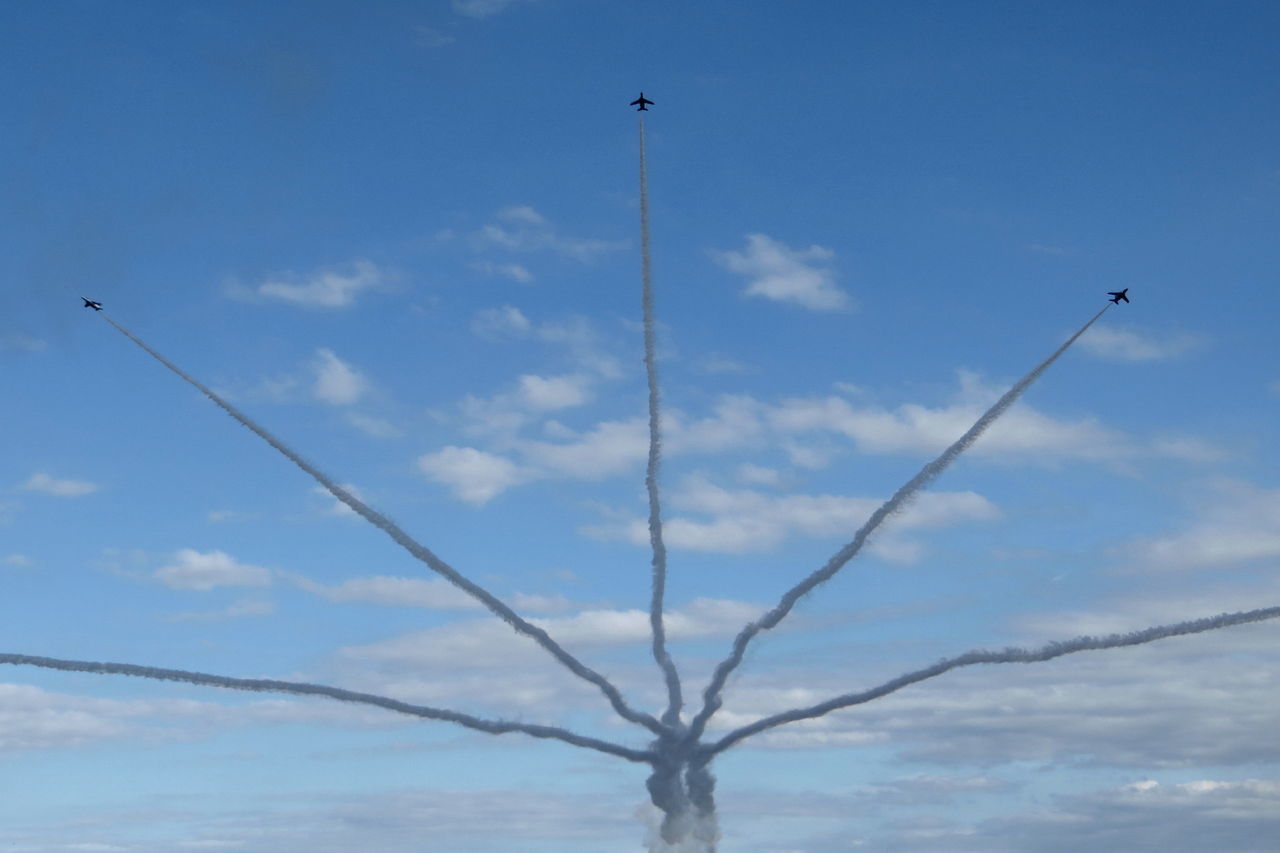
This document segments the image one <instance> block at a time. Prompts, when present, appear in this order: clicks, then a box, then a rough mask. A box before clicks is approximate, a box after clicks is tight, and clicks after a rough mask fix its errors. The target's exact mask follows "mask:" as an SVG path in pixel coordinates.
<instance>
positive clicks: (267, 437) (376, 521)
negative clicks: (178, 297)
mask: <svg viewBox="0 0 1280 853" xmlns="http://www.w3.org/2000/svg"><path fill="white" fill-rule="evenodd" d="M98 313H99V315H100V316H101V317H102V318H103V319H105V320H106V321H107V322H108V323H110V324H111V325H113V326H115V327H116V329H117V330H118V331H119V332H120V333H121V334H122V335H124V336H125V337H127V338H128V339H129V340H131V341H133V342H134V343H135V344H137V345H138V346H140V347H142V349H143V350H145V351H146V352H147V353H149V354H150V355H151V356H152V357H153V358H154V359H155V360H156V361H158V362H160V363H161V364H163V365H164V366H165V367H167V368H169V369H170V370H172V371H173V372H174V373H176V374H178V375H179V376H181V377H182V378H183V379H185V380H186V381H187V382H188V383H189V384H191V385H193V386H194V387H195V388H196V389H197V390H199V391H200V393H202V394H204V395H205V396H206V397H208V398H209V399H210V400H212V401H213V402H214V403H217V404H218V406H219V407H220V408H221V409H222V410H223V411H225V412H226V413H227V414H229V415H231V417H233V418H235V419H236V420H237V421H239V422H240V423H241V424H243V425H244V426H246V427H248V428H249V429H250V430H252V431H253V432H255V433H257V435H258V437H259V438H261V439H262V440H263V441H265V442H266V443H267V444H270V445H271V446H272V447H274V448H275V449H276V450H278V451H279V452H280V453H281V454H283V455H284V456H285V458H287V459H288V460H289V461H290V462H292V463H293V464H294V465H297V466H298V467H299V468H301V469H302V470H303V471H305V472H306V473H308V474H310V475H311V477H312V478H313V479H314V480H315V481H316V482H318V483H319V484H320V485H322V486H324V487H325V488H326V489H328V490H329V493H330V494H332V495H333V496H334V497H335V498H337V499H338V500H340V501H342V502H343V503H344V504H346V505H347V506H349V507H351V509H353V510H355V511H356V512H357V513H359V514H360V516H361V517H363V518H364V519H365V520H366V521H368V522H369V523H370V524H372V525H373V526H374V527H377V528H378V529H380V530H381V531H383V532H384V533H386V534H387V535H388V536H390V537H391V538H392V539H393V540H394V541H395V542H396V544H397V545H399V546H400V547H402V548H404V549H405V550H406V551H408V552H409V553H410V554H412V555H413V556H414V557H415V558H417V559H418V560H420V561H421V562H423V563H425V564H426V565H427V566H428V567H429V568H430V569H431V570H432V571H434V572H435V573H436V574H438V575H441V576H442V577H444V578H445V580H447V581H449V582H450V583H451V584H453V585H454V586H456V587H458V588H459V589H461V590H462V591H463V592H466V593H467V594H468V595H470V596H471V597H472V598H474V599H476V600H477V601H479V602H480V603H481V604H483V605H484V606H485V607H487V608H489V610H490V611H491V612H492V613H493V614H494V615H496V616H498V617H499V618H501V619H502V620H503V621H505V622H506V623H507V624H508V625H510V626H511V627H512V628H513V629H514V630H516V631H517V632H519V633H521V634H524V635H525V636H527V637H532V638H533V639H534V640H535V641H536V642H537V643H538V645H540V646H542V648H544V649H546V650H547V651H548V652H550V653H551V655H552V657H554V658H555V659H556V660H558V661H560V663H562V664H564V666H565V667H566V668H567V669H568V670H569V671H570V672H572V673H573V674H574V675H576V676H578V677H579V678H582V679H585V680H586V681H589V682H591V683H592V684H594V685H596V687H598V688H600V692H602V693H604V695H605V696H606V697H607V698H608V699H609V703H610V704H611V705H613V709H614V710H615V711H617V712H618V715H619V716H621V717H622V718H623V719H626V720H630V721H631V722H633V723H638V724H639V725H642V726H644V727H645V728H647V729H649V730H650V731H652V732H653V733H655V734H658V735H661V734H663V733H664V732H665V731H666V729H665V728H664V727H663V725H662V724H661V723H659V722H658V721H657V720H656V719H654V718H653V717H652V716H651V715H649V714H646V713H643V712H640V711H635V710H633V709H632V708H631V706H629V705H628V704H627V703H626V700H625V699H623V698H622V694H621V693H619V692H618V689H617V688H616V687H614V686H613V684H611V683H610V682H609V680H608V679H607V678H605V677H604V676H603V675H601V674H600V673H598V672H596V671H595V670H593V669H591V668H589V667H587V666H586V665H585V664H583V663H582V662H581V661H579V660H578V659H577V658H576V657H574V656H573V655H571V654H569V652H568V651H566V650H565V649H564V648H563V647H562V646H561V645H560V644H559V643H557V642H556V641H555V640H553V639H551V635H550V634H548V633H547V632H546V631H544V630H543V629H541V628H539V627H538V626H537V625H534V624H532V623H530V622H527V621H526V620H524V619H522V618H521V617H520V616H519V615H518V614H517V613H516V612H515V611H514V610H512V609H511V608H510V607H508V606H507V605H506V604H504V603H503V602H502V601H501V600H499V599H498V598H497V597H496V596H495V595H493V593H491V592H489V591H488V590H486V589H484V588H483V587H481V586H479V585H477V584H475V583H472V582H471V581H470V580H468V579H467V578H466V577H464V576H463V575H462V574H461V573H460V572H458V570H457V569H455V568H453V567H452V566H450V565H449V564H448V563H446V562H445V561H444V560H442V559H440V558H439V557H437V556H436V555H435V554H434V553H432V552H431V551H430V550H429V549H428V548H426V547H424V546H423V545H421V544H419V543H418V542H417V541H416V540H415V539H413V538H412V537H411V536H409V534H407V533H405V532H404V531H403V530H401V529H400V527H399V526H398V525H397V524H396V523H395V522H393V521H392V520H391V519H389V518H387V517H386V516H384V515H382V514H381V513H379V512H376V511H375V510H373V509H371V508H370V507H368V506H367V505H365V503H364V502H363V501H361V500H360V499H358V498H357V497H356V496H355V495H353V494H351V493H350V492H348V491H347V490H346V489H344V488H342V487H341V486H339V485H338V484H337V483H335V482H334V481H333V480H331V479H329V478H328V477H327V476H326V475H324V474H323V473H321V472H320V471H319V469H317V468H315V467H314V466H312V465H311V464H310V463H308V462H307V461H305V460H304V459H303V458H302V457H300V456H299V455H298V454H296V453H294V452H293V451H292V450H290V449H289V448H288V447H286V446H285V445H284V444H282V443H281V442H280V440H279V439H277V438H276V437H275V436H273V435H272V434H271V433H269V432H267V431H266V430H265V429H263V428H262V427H260V426H258V425H257V424H256V423H254V422H253V421H251V420H249V418H248V417H246V416H245V415H244V413H242V412H241V411H240V410H239V409H237V408H236V407H234V406H232V405H231V404H230V403H228V402H227V401H226V400H224V399H222V398H221V397H219V396H218V395H217V394H215V393H213V392H212V391H210V390H209V389H208V388H206V387H205V386H204V385H202V384H200V382H198V381H197V380H196V379H194V378H192V377H191V376H189V375H188V374H186V373H185V372H183V370H182V369H181V368H179V367H178V366H177V365H175V364H174V363H173V362H171V361H169V360H168V359H167V358H165V357H164V356H162V355H161V354H160V353H158V352H156V351H155V350H153V349H152V348H151V347H149V346H147V345H146V344H145V343H143V342H142V341H141V340H140V339H139V338H138V337H137V336H135V335H134V334H133V333H132V332H130V331H129V330H128V329H126V328H125V327H124V326H121V325H120V324H119V323H117V322H116V321H115V320H113V319H111V317H109V316H108V315H107V313H106V312H105V311H99V312H98Z"/></svg>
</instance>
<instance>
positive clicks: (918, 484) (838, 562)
mask: <svg viewBox="0 0 1280 853" xmlns="http://www.w3.org/2000/svg"><path fill="white" fill-rule="evenodd" d="M1110 307H1111V305H1109V304H1108V305H1107V306H1105V307H1104V308H1103V309H1102V310H1101V311H1099V312H1098V313H1097V314H1094V315H1093V318H1092V319H1091V320H1089V322H1087V323H1085V324H1084V325H1083V326H1081V327H1080V330H1079V331H1077V332H1076V333H1075V334H1074V335H1072V336H1071V337H1070V338H1068V339H1067V341H1066V343H1064V344H1063V345H1062V346H1060V347H1058V348H1057V349H1056V350H1055V351H1054V352H1053V354H1052V355H1050V356H1049V357H1048V358H1046V359H1045V360H1044V361H1042V362H1040V363H1039V364H1038V365H1036V367H1035V368H1034V369H1033V370H1032V371H1031V372H1030V373H1028V374H1027V375H1026V376H1024V377H1022V378H1021V379H1020V380H1018V381H1017V382H1016V383H1015V384H1014V386H1013V387H1012V388H1010V389H1009V390H1008V391H1006V392H1005V393H1004V396H1002V397H1001V398H1000V399H999V400H997V401H996V402H995V404H994V405H993V406H992V407H991V408H989V409H987V411H986V412H985V413H983V415H982V417H980V418H978V420H977V421H976V422H975V423H974V424H973V426H971V427H969V429H968V431H967V432H965V434H964V435H962V436H960V438H959V439H957V440H956V442H955V443H954V444H952V445H951V446H950V447H948V448H947V449H946V450H944V451H942V453H941V454H940V455H939V456H938V457H937V458H936V459H934V460H933V461H932V462H930V463H928V464H927V465H925V466H924V467H923V468H921V469H920V473H918V474H916V475H915V476H914V477H912V478H911V479H910V480H908V481H907V483H906V484H905V485H903V486H902V487H901V488H900V489H898V491H897V492H895V493H894V494H893V496H892V497H891V498H889V499H888V500H887V501H885V502H884V504H883V505H882V506H881V507H880V508H879V509H877V510H876V511H875V512H874V513H872V514H871V517H870V518H869V519H867V522H866V523H865V524H864V525H862V528H861V529H859V530H858V532H857V533H856V534H855V535H854V537H853V540H852V541H850V542H849V543H848V544H847V545H845V546H844V547H843V548H841V549H840V550H839V551H837V552H836V553H835V555H834V556H832V557H831V559H830V560H828V561H827V563H826V565H824V566H823V567H822V568H821V569H818V570H817V571H816V572H814V573H813V574H811V575H809V576H808V577H807V578H805V579H804V580H803V581H801V582H800V583H798V584H796V585H795V586H794V587H792V588H791V589H790V590H788V591H787V593H786V594H785V595H783V596H782V600H781V601H779V602H778V604H777V606H776V607H774V608H773V609H772V610H770V611H769V612H768V613H766V614H765V615H764V616H762V617H760V618H759V619H757V620H756V621H755V622H751V623H749V624H748V625H747V626H746V627H745V628H743V629H742V631H741V632H740V633H739V634H738V636H737V637H736V638H735V639H734V642H733V652H732V653H731V654H730V655H729V657H728V658H726V659H725V660H724V661H722V662H721V663H720V665H719V666H717V667H716V670H715V672H714V674H713V675H712V678H711V682H710V684H708V685H707V688H706V690H705V691H704V692H703V705H702V710H701V711H699V712H698V715H697V716H696V717H694V719H693V722H692V723H690V725H689V739H690V741H696V740H698V738H700V737H701V736H702V732H703V731H704V730H705V728H706V725H707V720H709V719H710V718H711V716H712V715H713V714H714V713H715V712H716V711H717V710H718V709H719V707H720V703H721V696H720V694H721V691H722V690H723V689H724V684H725V681H726V680H728V678H729V674H730V673H732V672H733V671H734V670H735V669H736V668H737V667H738V665H739V664H741V663H742V658H743V655H745V654H746V651H747V645H748V644H749V643H750V642H751V640H752V639H753V638H754V637H755V636H756V635H757V634H759V633H760V632H761V631H767V630H769V629H770V628H773V627H774V626H775V625H777V624H778V623H779V622H781V621H782V620H783V619H784V618H785V617H786V615H787V614H788V613H790V612H791V609H792V608H793V607H795V605H796V602H798V601H799V600H800V599H801V598H803V597H804V596H805V595H807V594H808V593H809V592H810V591H812V590H813V588H814V587H816V586H818V585H819V584H822V583H825V582H826V581H828V580H830V579H831V578H832V577H833V576H834V575H835V574H836V572H838V571H840V569H842V568H843V567H844V565H845V564H846V563H848V562H849V561H850V560H851V559H853V557H854V555H856V554H857V553H858V552H859V551H860V550H862V546H863V544H864V543H865V542H866V541H867V537H869V536H870V535H871V534H872V533H873V532H875V530H876V528H877V527H879V526H880V525H881V524H882V523H883V522H884V520H885V519H886V518H888V517H889V516H890V515H892V514H893V513H895V512H897V511H898V510H900V509H902V508H903V507H904V506H906V504H907V502H908V501H910V500H911V498H912V497H914V496H915V494H916V492H918V491H920V489H922V488H924V487H925V486H926V485H928V483H929V482H930V481H931V480H933V479H934V478H935V477H937V476H938V475H939V474H941V473H942V472H943V471H945V470H946V469H947V467H948V466H949V465H950V464H951V463H952V462H954V461H955V460H956V459H957V458H958V457H959V456H960V454H962V453H964V452H965V451H966V450H968V449H969V447H970V445H972V444H973V443H974V442H975V441H977V440H978V438H979V437H980V436H981V435H982V434H983V433H984V432H985V431H986V430H987V428H988V427H989V426H991V424H993V423H994V422H995V421H996V419H997V418H999V417H1000V416H1001V415H1002V414H1004V412H1005V411H1006V410H1007V409H1008V408H1009V407H1010V406H1012V405H1013V404H1014V403H1015V402H1017V400H1018V398H1019V397H1021V396H1022V393H1023V392H1024V391H1026V390H1027V388H1029V387H1031V384H1032V383H1033V382H1035V381H1036V380H1037V379H1039V378H1040V375H1041V374H1042V373H1044V372H1045V371H1046V370H1047V369H1048V368H1049V366H1050V365H1051V364H1053V363H1054V362H1055V361H1057V360H1058V357H1059V356H1061V355H1062V354H1063V353H1064V352H1066V351H1067V349H1068V348H1069V347H1070V346H1071V345H1072V344H1073V343H1075V342H1076V339H1077V338H1079V337H1080V336H1081V335H1083V334H1084V333H1085V332H1086V331H1087V330H1088V328H1089V327H1090V326H1092V325H1093V324H1094V323H1095V322H1097V320H1098V318H1099V317H1101V316H1102V315H1103V314H1105V313H1106V312H1107V309H1108V308H1110Z"/></svg>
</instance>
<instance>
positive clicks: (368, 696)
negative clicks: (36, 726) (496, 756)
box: [0, 654, 653, 763]
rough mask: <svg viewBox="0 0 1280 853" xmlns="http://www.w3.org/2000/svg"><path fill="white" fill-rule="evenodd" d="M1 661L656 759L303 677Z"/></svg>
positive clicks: (0, 658) (10, 657) (3, 657)
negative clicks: (327, 704)
mask: <svg viewBox="0 0 1280 853" xmlns="http://www.w3.org/2000/svg"><path fill="white" fill-rule="evenodd" d="M0 664H13V665H15V666H39V667H44V668H45V669H60V670H63V671H66V672H92V673H96V674H99V675H132V676H136V677H138V678H153V679H156V680H158V681H184V682H187V683H188V684H198V685H201V686H203V687H221V688H225V689H228V690H248V691H252V692H255V693H293V694H296V695H299V696H323V697H325V698H328V699H337V700H338V701H339V702H354V703H357V704H360V705H374V706H376V707H378V708H384V709H386V710H388V711H395V712H396V713H398V714H408V715H410V716H413V717H422V718H424V719H428V720H444V721H445V722H450V723H457V724H458V725H460V726H466V727H467V728H469V729H475V730H476V731H481V732H485V733H486V734H491V735H500V734H506V733H508V732H522V733H523V734H527V735H530V736H532V737H536V738H549V739H552V740H560V741H564V742H565V743H569V744H573V745H574V746H581V747H584V748H586V749H594V750H596V751H597V752H604V753H607V754H609V755H616V756H618V757H619V758H625V759H627V760H628V761H635V762H645V763H648V762H650V761H652V758H653V756H652V753H649V752H644V751H641V750H636V749H628V748H627V747H625V746H620V745H618V744H616V743H610V742H609V741H605V740H598V739H597V738H593V737H587V736H585V735H579V734H575V733H574V732H571V731H569V730H567V729H562V728H559V727H558V726H539V725H533V724H530V723H515V722H510V721H507V720H486V719H484V718H482V717H473V716H472V715H470V714H463V713H460V712H458V711H449V710H445V709H443V708H430V707H427V706H425V705H411V704H409V703H408V702H400V701H398V700H396V699H389V698H387V697H386V696H378V695H376V694H372V693H357V692H355V691H352V690H343V689H342V688H340V687H329V686H327V685H324V684H307V683H305V682H299V681H276V680H274V679H268V678H228V677H227V676H225V675H210V674H209V673H205V672H188V671H186V670H183V669H161V668H160V667H154V666H138V665H136V664H129V663H99V662H97V661H85V660H63V659H61V658H46V657H36V656H34V655H16V654H0Z"/></svg>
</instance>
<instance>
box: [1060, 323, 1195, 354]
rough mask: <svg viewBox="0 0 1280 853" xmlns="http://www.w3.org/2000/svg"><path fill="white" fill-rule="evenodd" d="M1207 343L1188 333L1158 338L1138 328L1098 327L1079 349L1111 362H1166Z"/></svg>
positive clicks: (1084, 338)
mask: <svg viewBox="0 0 1280 853" xmlns="http://www.w3.org/2000/svg"><path fill="white" fill-rule="evenodd" d="M1202 344H1203V340H1202V339H1201V338H1200V337H1198V336H1196V335H1191V334H1187V333H1182V332H1178V333H1168V334H1158V333H1154V332H1148V331H1143V330H1140V329H1134V328H1125V327H1116V326H1095V327H1094V328H1092V329H1090V330H1089V334H1087V335H1085V336H1084V337H1082V338H1080V342H1079V344H1078V346H1079V347H1080V348H1081V349H1083V350H1084V351H1085V352H1087V353H1089V354H1090V355H1093V356H1095V357H1097V358H1102V359H1106V360H1108V361H1162V360H1164V359H1170V358H1177V357H1178V356H1180V355H1185V354H1186V353H1188V352H1191V351H1192V350H1194V349H1196V348H1197V347H1199V346H1201V345H1202Z"/></svg>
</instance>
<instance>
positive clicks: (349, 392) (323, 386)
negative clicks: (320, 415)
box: [311, 348, 368, 406]
mask: <svg viewBox="0 0 1280 853" xmlns="http://www.w3.org/2000/svg"><path fill="white" fill-rule="evenodd" d="M312 370H313V372H314V376H315V378H314V382H313V384H312V386H311V392H312V394H314V395H315V397H316V399H317V400H321V401H323V402H325V403H329V404H331V405H334V406H349V405H351V404H352V403H355V402H356V401H358V400H359V399H360V397H361V396H362V395H363V394H364V393H365V391H366V390H368V381H367V380H366V379H365V378H364V377H363V376H362V375H361V374H360V372H359V371H358V370H356V369H355V368H354V367H352V366H351V365H349V364H347V363H346V362H345V361H343V360H342V359H340V358H338V356H337V355H335V354H334V352H333V350H331V349H324V348H321V349H318V350H316V358H315V361H314V362H312Z"/></svg>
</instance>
